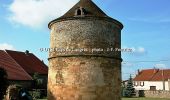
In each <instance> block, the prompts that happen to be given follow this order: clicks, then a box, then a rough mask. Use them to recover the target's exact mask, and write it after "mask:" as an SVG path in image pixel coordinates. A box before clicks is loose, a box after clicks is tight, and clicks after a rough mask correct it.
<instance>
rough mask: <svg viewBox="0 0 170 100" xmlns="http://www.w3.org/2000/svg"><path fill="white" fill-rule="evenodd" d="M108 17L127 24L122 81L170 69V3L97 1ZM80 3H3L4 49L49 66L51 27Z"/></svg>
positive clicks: (0, 31)
mask: <svg viewBox="0 0 170 100" xmlns="http://www.w3.org/2000/svg"><path fill="white" fill-rule="evenodd" d="M93 1H94V2H95V3H96V4H97V5H98V6H99V7H100V8H101V9H102V10H103V11H104V12H105V13H106V14H107V15H109V16H110V17H112V18H114V19H117V20H119V21H120V22H122V23H123V25H124V28H123V30H122V48H132V49H133V52H131V53H128V52H122V58H123V62H122V77H123V79H127V78H128V77H129V74H133V75H135V74H136V72H137V69H145V68H153V67H156V68H161V69H162V68H170V6H169V4H170V1H169V0H93ZM76 2H78V0H0V49H12V50H17V51H25V50H29V51H30V52H32V53H34V54H35V55H37V56H38V57H39V58H40V59H42V60H44V61H45V63H46V64H48V61H47V58H48V53H47V52H40V50H39V49H40V48H48V47H49V44H50V43H49V37H50V36H49V35H50V30H49V29H48V27H47V24H48V22H49V21H51V20H52V19H55V18H57V17H59V16H61V15H63V14H64V13H65V12H66V11H67V10H69V9H70V8H71V7H72V6H73V5H74V4H75V3H76Z"/></svg>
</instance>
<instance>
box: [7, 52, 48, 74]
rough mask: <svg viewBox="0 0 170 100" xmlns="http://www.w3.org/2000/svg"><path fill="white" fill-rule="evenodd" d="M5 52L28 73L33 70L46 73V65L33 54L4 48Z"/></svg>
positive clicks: (31, 72)
mask: <svg viewBox="0 0 170 100" xmlns="http://www.w3.org/2000/svg"><path fill="white" fill-rule="evenodd" d="M6 52H7V53H8V54H9V55H10V56H11V57H12V58H13V59H14V60H15V61H16V62H17V63H18V64H19V65H20V66H21V67H22V68H23V69H24V70H25V71H26V72H27V73H29V74H34V73H35V72H37V73H39V74H48V67H47V66H46V65H45V64H44V63H43V62H42V61H41V60H40V59H38V58H37V57H36V56H35V55H34V54H32V53H29V52H28V51H27V53H26V52H18V51H11V50H6Z"/></svg>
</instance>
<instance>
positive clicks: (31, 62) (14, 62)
mask: <svg viewBox="0 0 170 100" xmlns="http://www.w3.org/2000/svg"><path fill="white" fill-rule="evenodd" d="M0 67H1V68H4V69H5V70H6V71H7V74H8V80H9V82H10V84H19V85H22V86H23V87H31V85H32V82H33V75H34V73H38V74H39V75H40V78H42V81H43V86H42V87H43V88H46V85H47V76H48V67H47V66H46V65H45V64H44V62H43V61H41V60H40V59H39V58H37V57H36V56H35V55H34V54H32V53H29V51H28V50H26V52H19V51H11V50H0Z"/></svg>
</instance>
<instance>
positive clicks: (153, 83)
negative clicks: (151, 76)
mask: <svg viewBox="0 0 170 100" xmlns="http://www.w3.org/2000/svg"><path fill="white" fill-rule="evenodd" d="M137 82H138V85H137V84H135V83H137ZM143 82H144V86H141V85H140V83H143ZM136 85H137V86H136ZM142 85H143V84H142ZM150 86H156V90H163V82H162V81H135V82H134V88H135V89H136V90H150ZM165 90H169V86H168V81H165Z"/></svg>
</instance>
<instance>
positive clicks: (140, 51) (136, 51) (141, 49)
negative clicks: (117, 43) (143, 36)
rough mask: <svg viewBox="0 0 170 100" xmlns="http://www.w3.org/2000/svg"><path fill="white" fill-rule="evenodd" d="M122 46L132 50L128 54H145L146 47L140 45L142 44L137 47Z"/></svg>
mask: <svg viewBox="0 0 170 100" xmlns="http://www.w3.org/2000/svg"><path fill="white" fill-rule="evenodd" d="M123 48H128V49H131V50H132V52H130V54H133V55H138V56H141V55H145V54H147V51H146V49H145V48H144V47H142V46H138V47H126V46H125V47H123Z"/></svg>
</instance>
